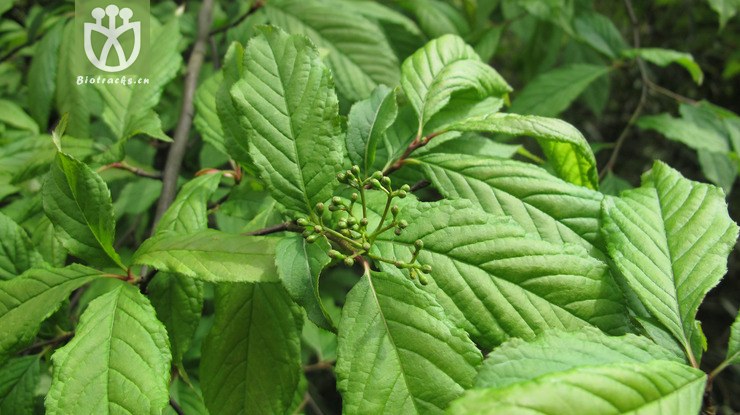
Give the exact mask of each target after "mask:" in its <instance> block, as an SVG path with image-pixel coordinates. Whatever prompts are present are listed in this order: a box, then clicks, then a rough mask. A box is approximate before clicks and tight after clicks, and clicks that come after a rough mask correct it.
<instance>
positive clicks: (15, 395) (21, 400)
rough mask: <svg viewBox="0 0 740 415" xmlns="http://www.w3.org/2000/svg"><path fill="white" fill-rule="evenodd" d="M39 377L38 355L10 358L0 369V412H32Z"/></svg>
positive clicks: (16, 414) (19, 414) (21, 414)
mask: <svg viewBox="0 0 740 415" xmlns="http://www.w3.org/2000/svg"><path fill="white" fill-rule="evenodd" d="M39 378H40V368H39V358H38V356H24V357H19V358H16V359H12V360H11V361H9V362H8V363H6V364H4V365H3V367H2V369H0V413H3V414H13V415H31V414H33V413H34V411H33V409H34V400H35V398H36V388H37V387H38V383H39Z"/></svg>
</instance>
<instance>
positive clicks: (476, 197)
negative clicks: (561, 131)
mask: <svg viewBox="0 0 740 415" xmlns="http://www.w3.org/2000/svg"><path fill="white" fill-rule="evenodd" d="M414 160H416V161H419V162H420V163H421V165H422V167H423V168H424V172H425V175H426V177H427V178H428V179H429V180H430V181H431V182H432V184H433V185H434V186H435V188H436V189H437V190H438V191H439V192H440V193H441V194H442V195H443V196H444V197H446V198H449V199H468V200H470V201H472V202H473V203H474V204H475V205H477V206H480V207H481V208H482V209H483V210H485V211H486V212H488V213H491V214H493V215H497V216H503V215H506V216H511V217H512V218H513V219H514V220H515V221H516V222H517V223H518V224H519V225H521V226H522V227H523V228H524V230H525V231H527V233H529V234H532V235H539V237H540V238H541V239H542V240H545V241H548V242H553V243H573V244H578V245H581V246H583V247H584V248H586V249H587V250H588V252H589V253H590V254H591V255H592V256H594V257H596V258H606V247H605V246H604V243H603V241H602V240H601V235H600V234H599V226H600V225H599V220H600V219H599V218H600V214H601V199H602V198H603V196H602V195H601V194H600V193H598V192H595V191H593V190H589V189H585V188H583V187H581V186H575V185H572V184H570V183H566V182H564V181H562V180H560V179H558V178H557V177H554V176H553V175H552V174H550V173H548V172H547V171H545V170H543V169H541V168H539V167H537V166H533V165H531V164H528V163H522V162H519V161H514V160H501V159H494V158H481V157H476V156H465V155H459V154H426V155H424V156H421V157H418V158H415V159H414Z"/></svg>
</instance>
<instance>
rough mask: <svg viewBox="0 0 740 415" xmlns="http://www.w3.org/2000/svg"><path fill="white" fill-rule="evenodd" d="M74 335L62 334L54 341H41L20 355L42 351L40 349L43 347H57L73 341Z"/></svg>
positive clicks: (69, 333) (71, 332)
mask: <svg viewBox="0 0 740 415" xmlns="http://www.w3.org/2000/svg"><path fill="white" fill-rule="evenodd" d="M74 335H75V333H74V332H73V331H70V332H65V333H62V334H60V335H58V336H57V337H54V338H53V339H49V340H43V341H40V342H38V343H34V344H32V345H31V346H28V347H26V348H25V349H23V350H22V351H21V352H20V354H26V353H29V352H31V351H33V350H35V349H40V348H43V347H46V346H49V345H56V344H58V343H63V342H65V341H67V340H69V339H71V338H72V337H73V336H74Z"/></svg>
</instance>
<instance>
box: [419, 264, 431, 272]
mask: <svg viewBox="0 0 740 415" xmlns="http://www.w3.org/2000/svg"><path fill="white" fill-rule="evenodd" d="M421 272H423V273H425V274H429V273H430V272H432V266H431V265H429V264H425V265H422V267H421Z"/></svg>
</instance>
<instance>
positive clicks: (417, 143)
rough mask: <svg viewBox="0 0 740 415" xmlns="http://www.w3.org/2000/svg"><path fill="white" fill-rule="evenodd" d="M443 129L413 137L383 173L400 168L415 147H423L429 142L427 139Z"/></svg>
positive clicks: (387, 173)
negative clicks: (423, 135)
mask: <svg viewBox="0 0 740 415" xmlns="http://www.w3.org/2000/svg"><path fill="white" fill-rule="evenodd" d="M444 132H445V131H437V132H434V133H431V134H429V135H427V136H425V137H421V134H419V136H417V137H416V138H414V141H412V142H411V144H409V146H408V147H406V150H405V151H404V152H403V154H401V157H399V158H398V160H396V162H395V163H393V164H391V165H390V166H388V167H387V168H386V169H385V170H383V175H384V176H388V175H389V174H391V173H393V172H394V171H396V170H398V169H400V168H401V167H402V166H403V163H404V162H405V161H406V159H407V158H409V156H410V155H411V153H413V152H414V151H415V150H416V149H418V148H421V147H424V146H425V145H427V144H429V141H431V140H432V138H434V137H436V136H438V135H440V134H442V133H444Z"/></svg>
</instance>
